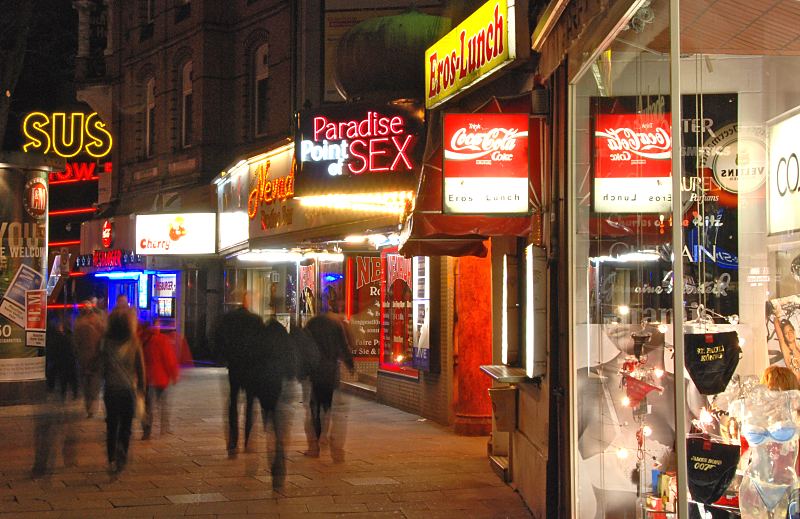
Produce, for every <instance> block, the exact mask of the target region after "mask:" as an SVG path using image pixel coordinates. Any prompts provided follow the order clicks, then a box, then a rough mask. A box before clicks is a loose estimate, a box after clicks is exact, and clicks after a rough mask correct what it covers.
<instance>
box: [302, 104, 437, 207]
mask: <svg viewBox="0 0 800 519" xmlns="http://www.w3.org/2000/svg"><path fill="white" fill-rule="evenodd" d="M417 113H418V111H416V110H404V109H402V108H400V107H398V106H394V105H375V104H364V103H362V104H354V105H344V106H330V107H322V108H320V109H318V110H314V111H307V112H302V113H301V114H300V116H299V117H300V119H299V135H298V136H297V140H296V143H297V144H296V157H297V164H298V173H297V178H296V179H295V194H296V195H298V196H302V195H308V194H329V193H354V192H359V193H364V192H374V191H388V190H392V191H394V190H397V189H400V188H404V186H403V184H408V188H411V187H412V186H413V185H414V181H413V180H414V173H415V172H417V171H419V168H420V166H421V158H422V151H423V148H424V144H425V143H424V142H423V141H424V139H423V138H422V129H423V123H422V121H421V120H420V119H419V118H418V116H417V115H416V114H417ZM398 183H399V184H400V185H398ZM387 184H388V186H387ZM383 187H388V189H383Z"/></svg>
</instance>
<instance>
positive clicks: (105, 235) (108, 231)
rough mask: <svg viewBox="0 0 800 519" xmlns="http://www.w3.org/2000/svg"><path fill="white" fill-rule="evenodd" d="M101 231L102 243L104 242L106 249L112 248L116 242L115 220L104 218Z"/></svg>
mask: <svg viewBox="0 0 800 519" xmlns="http://www.w3.org/2000/svg"><path fill="white" fill-rule="evenodd" d="M100 232H101V235H100V243H102V244H103V247H105V248H106V249H110V248H111V246H112V245H113V244H114V222H112V221H111V220H104V221H103V227H102V228H101V231H100Z"/></svg>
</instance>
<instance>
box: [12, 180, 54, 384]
mask: <svg viewBox="0 0 800 519" xmlns="http://www.w3.org/2000/svg"><path fill="white" fill-rule="evenodd" d="M0 200H3V203H0V381H19V380H38V379H43V378H44V357H43V356H41V355H43V350H42V349H40V348H42V347H43V346H44V333H43V332H42V331H41V330H43V329H44V323H45V322H46V314H45V312H46V305H45V301H44V299H43V298H44V297H45V295H44V294H45V292H44V290H43V289H44V282H45V273H46V269H47V263H46V262H47V208H48V185H47V173H46V172H38V171H37V172H32V171H27V172H26V171H21V170H12V169H0Z"/></svg>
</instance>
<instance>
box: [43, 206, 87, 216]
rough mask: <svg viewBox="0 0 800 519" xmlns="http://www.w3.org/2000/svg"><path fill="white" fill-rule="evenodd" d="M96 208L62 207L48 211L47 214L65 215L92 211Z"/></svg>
mask: <svg viewBox="0 0 800 519" xmlns="http://www.w3.org/2000/svg"><path fill="white" fill-rule="evenodd" d="M95 211H96V209H95V208H94V207H84V208H81V209H63V210H60V211H50V212H49V213H48V214H49V215H50V216H67V215H70V214H87V213H93V212H95Z"/></svg>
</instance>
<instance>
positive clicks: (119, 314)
mask: <svg viewBox="0 0 800 519" xmlns="http://www.w3.org/2000/svg"><path fill="white" fill-rule="evenodd" d="M136 323H137V321H136V313H135V312H134V311H133V310H132V309H131V308H129V307H125V306H118V307H116V308H115V309H114V310H113V311H112V312H111V315H110V316H109V318H108V330H107V331H106V334H105V337H104V339H103V345H102V347H101V353H100V354H101V358H102V372H103V378H104V380H105V392H104V401H105V405H106V451H107V454H108V468H109V471H110V472H112V473H119V472H121V471H122V470H124V468H125V465H126V463H127V461H128V445H129V443H130V438H131V424H132V422H133V416H134V409H135V405H136V399H137V395H144V391H145V387H146V383H145V370H144V359H143V356H142V347H141V344H140V343H139V339H138V337H137V335H136Z"/></svg>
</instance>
